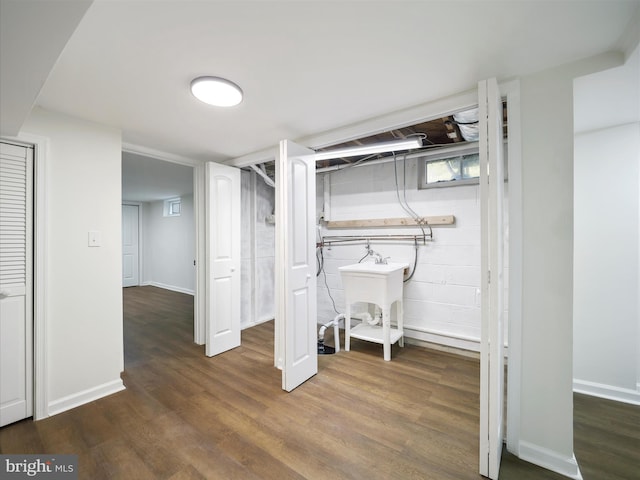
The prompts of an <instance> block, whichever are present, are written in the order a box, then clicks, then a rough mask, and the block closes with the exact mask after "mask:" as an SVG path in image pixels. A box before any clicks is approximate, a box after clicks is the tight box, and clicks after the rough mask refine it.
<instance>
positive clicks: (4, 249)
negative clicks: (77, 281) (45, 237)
mask: <svg viewBox="0 0 640 480" xmlns="http://www.w3.org/2000/svg"><path fill="white" fill-rule="evenodd" d="M32 177H33V150H32V149H31V148H27V147H24V146H19V145H12V144H9V143H0V427H1V426H3V425H7V424H9V423H13V422H16V421H18V420H22V419H23V418H27V417H30V416H31V415H32V414H33V380H32V379H33V340H32V339H33V313H32V312H33V300H32V290H33V289H32V282H33V266H32V258H33V251H32V250H33V240H32V239H33V232H32V218H33V213H32V212H33V202H32V198H33V182H32Z"/></svg>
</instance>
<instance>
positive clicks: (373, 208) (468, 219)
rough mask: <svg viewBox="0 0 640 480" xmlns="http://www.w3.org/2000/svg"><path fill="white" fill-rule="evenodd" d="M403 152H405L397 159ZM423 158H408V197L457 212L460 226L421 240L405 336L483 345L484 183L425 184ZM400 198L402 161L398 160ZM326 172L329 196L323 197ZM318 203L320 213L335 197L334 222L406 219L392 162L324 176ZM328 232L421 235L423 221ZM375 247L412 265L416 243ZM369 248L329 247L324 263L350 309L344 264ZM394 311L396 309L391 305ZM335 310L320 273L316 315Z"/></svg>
mask: <svg viewBox="0 0 640 480" xmlns="http://www.w3.org/2000/svg"><path fill="white" fill-rule="evenodd" d="M399 158H401V157H399ZM418 164H419V161H418V160H417V159H410V160H407V172H406V198H407V201H408V202H409V205H410V206H411V207H412V208H413V210H415V211H416V212H417V213H418V214H419V215H422V216H431V215H455V217H456V224H455V225H454V226H446V227H433V241H431V242H427V245H421V246H420V247H419V252H418V265H417V268H416V272H415V275H414V276H413V278H412V279H411V280H410V281H409V282H407V283H405V286H404V315H405V316H404V322H405V328H406V336H407V337H409V338H417V339H421V340H425V341H429V342H435V343H440V344H444V345H450V346H456V347H460V348H466V349H469V350H476V351H477V350H479V341H480V295H479V288H480V209H479V192H478V185H468V186H457V187H444V188H430V189H424V190H419V189H418V188H417V185H418ZM397 171H398V178H399V186H400V195H401V198H404V192H403V178H404V172H403V166H402V161H401V160H398V167H397ZM325 176H326V177H328V181H327V182H326V184H327V186H328V190H329V191H328V192H327V193H328V195H327V196H326V197H325V196H324V193H325V192H324V185H325ZM316 183H317V209H318V215H319V216H320V215H321V214H322V207H323V202H324V200H325V198H328V200H329V203H330V205H329V209H328V210H329V211H327V212H325V216H327V215H330V218H329V219H330V220H356V219H368V218H385V217H407V216H408V214H407V213H406V212H405V211H404V210H403V209H402V207H401V206H400V204H399V203H398V200H397V194H396V184H395V173H394V164H393V162H390V163H383V164H377V165H371V166H364V167H356V168H350V169H345V170H339V171H333V172H328V173H325V174H319V175H318V181H317V182H316ZM322 225H323V228H322V230H321V233H322V235H323V236H326V235H367V234H383V235H386V234H411V235H413V234H421V231H420V229H419V228H418V227H408V228H397V229H388V228H378V229H369V230H364V229H352V230H343V229H340V230H335V229H327V228H325V226H326V224H324V223H322ZM371 247H372V248H373V250H375V251H376V252H378V253H380V254H381V255H382V256H383V257H391V259H390V261H393V262H405V263H408V264H409V265H410V266H411V267H413V262H414V252H415V247H414V245H413V243H412V242H403V243H395V244H391V243H388V242H375V241H373V242H372V244H371ZM365 254H366V248H365V246H364V245H361V244H359V245H354V246H351V245H349V246H334V247H331V248H325V249H324V268H325V272H326V276H327V284H328V285H329V288H330V290H331V295H332V296H333V298H334V300H335V301H336V306H337V308H338V310H339V311H340V312H344V294H343V290H342V281H341V278H340V275H339V271H338V267H340V266H343V265H348V264H352V263H357V262H358V260H359V259H360V258H362V257H363V256H364V255H365ZM392 311H393V309H392ZM334 316H335V312H334V310H333V305H332V303H331V301H330V299H329V296H328V293H327V288H326V286H325V283H324V276H323V275H321V276H320V277H319V279H318V321H319V322H320V323H325V322H326V321H329V320H331V319H332V318H333V317H334Z"/></svg>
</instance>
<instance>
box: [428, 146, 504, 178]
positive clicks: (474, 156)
mask: <svg viewBox="0 0 640 480" xmlns="http://www.w3.org/2000/svg"><path fill="white" fill-rule="evenodd" d="M503 152H504V179H505V181H506V180H507V149H506V145H505V148H504V150H503ZM419 161H420V162H422V163H420V164H419V165H420V179H419V182H420V183H419V184H418V188H421V189H423V188H438V187H455V186H458V185H478V184H479V183H480V154H479V152H478V144H477V143H474V144H473V146H467V147H466V148H455V147H454V148H451V149H446V150H445V151H440V152H435V151H434V152H432V153H430V154H429V156H426V157H421V158H420V159H419Z"/></svg>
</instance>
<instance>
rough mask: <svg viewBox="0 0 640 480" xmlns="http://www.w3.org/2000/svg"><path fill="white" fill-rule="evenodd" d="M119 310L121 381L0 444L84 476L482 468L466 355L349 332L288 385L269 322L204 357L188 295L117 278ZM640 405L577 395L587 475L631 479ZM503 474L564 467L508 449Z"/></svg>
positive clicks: (414, 473) (442, 475)
mask: <svg viewBox="0 0 640 480" xmlns="http://www.w3.org/2000/svg"><path fill="white" fill-rule="evenodd" d="M124 311H125V373H124V375H123V379H124V382H125V385H126V386H127V389H126V390H125V391H123V392H119V393H117V394H114V395H111V396H109V397H107V398H104V399H101V400H98V401H95V402H92V403H90V404H87V405H84V406H81V407H78V408H76V409H73V410H70V411H68V412H64V413H61V414H59V415H56V416H54V417H51V418H48V419H46V420H42V421H39V422H33V421H31V420H25V421H22V422H18V423H15V424H13V425H9V426H7V427H4V428H2V429H0V452H2V453H58V454H62V453H75V454H78V455H79V462H80V469H79V470H80V478H82V479H92V480H93V479H106V478H122V479H136V480H137V479H145V478H150V479H154V478H157V479H174V480H178V479H190V478H197V479H205V478H206V479H232V478H237V479H271V478H273V479H324V478H336V479H412V478H413V479H438V480H440V479H452V480H453V479H455V480H460V479H479V478H481V477H480V476H479V475H478V474H477V468H478V410H479V404H478V393H479V378H478V377H479V365H478V362H477V361H474V360H472V359H468V358H463V357H458V356H455V355H450V354H446V353H440V352H436V351H432V350H427V349H423V348H420V347H415V346H407V347H405V348H404V349H400V348H397V347H394V349H393V357H392V361H391V362H384V361H383V360H382V351H381V346H379V345H374V344H370V343H367V342H358V341H354V342H353V348H352V351H351V352H349V353H345V352H341V353H339V354H337V355H327V356H320V357H319V374H318V375H316V376H315V377H313V378H312V379H311V380H309V381H308V382H306V383H305V384H304V385H302V386H301V387H299V388H297V389H296V390H294V391H293V392H292V393H288V394H287V393H285V392H283V391H282V390H281V388H280V383H281V381H280V372H279V371H278V370H277V369H275V368H274V367H273V366H272V364H273V324H272V323H271V322H270V323H266V324H263V325H260V326H257V327H253V328H251V329H248V330H245V331H243V334H242V346H241V347H240V348H237V349H235V350H233V351H231V352H227V353H224V354H222V355H219V356H217V357H215V358H211V359H209V358H206V357H205V356H204V350H203V347H199V346H196V345H194V344H193V342H192V338H193V333H192V332H193V323H192V322H193V298H192V297H190V296H187V295H182V294H179V293H174V292H168V291H165V290H160V289H157V288H153V287H137V288H128V289H125V290H124ZM327 344H330V345H333V341H332V339H331V332H330V331H329V332H327ZM638 410H639V409H638V408H637V407H632V406H628V405H621V404H618V403H616V402H606V401H602V400H598V399H592V398H590V397H583V396H580V395H576V405H575V411H576V426H575V430H576V440H575V449H576V456H577V457H578V460H579V462H580V466H581V469H582V472H583V475H584V478H585V479H586V480H600V479H623V478H624V479H631V478H639V477H638V476H629V475H636V474H637V472H638V471H640V470H639V469H638V466H639V463H638V461H639V457H640V453H639V452H640V448H638V442H639V438H640V437H639V435H640V434H639V432H640V423H639V418H640V413H639V412H638ZM625 475H627V476H625ZM500 478H501V479H503V480H504V479H507V480H509V479H514V480H515V479H517V480H526V479H535V480H546V479H549V480H552V479H561V478H564V477H561V476H559V475H556V474H554V473H551V472H548V471H546V470H543V469H540V468H537V467H535V466H533V465H530V464H527V463H525V462H521V461H519V460H518V459H517V458H514V457H513V456H510V455H508V454H506V455H505V456H504V459H503V463H502V471H501V475H500Z"/></svg>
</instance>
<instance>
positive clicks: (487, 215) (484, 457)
mask: <svg viewBox="0 0 640 480" xmlns="http://www.w3.org/2000/svg"><path fill="white" fill-rule="evenodd" d="M478 97H479V114H480V115H479V116H480V118H479V120H480V122H479V127H480V223H481V242H480V243H481V255H480V270H481V281H480V286H481V287H480V288H481V291H482V301H481V347H480V474H481V475H484V476H485V477H489V478H491V479H497V478H498V474H499V472H500V459H501V457H502V443H503V431H504V422H503V406H504V353H503V345H504V333H503V332H504V330H503V323H504V318H503V316H504V300H503V291H504V290H503V288H504V286H503V251H504V248H503V244H504V237H503V235H504V231H503V223H502V219H503V210H502V209H503V199H504V157H503V133H502V123H503V120H502V99H501V96H500V91H499V89H498V83H497V81H496V79H495V78H492V79H489V80H484V81H481V82H479V84H478Z"/></svg>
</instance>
